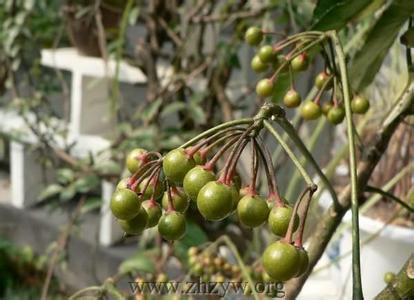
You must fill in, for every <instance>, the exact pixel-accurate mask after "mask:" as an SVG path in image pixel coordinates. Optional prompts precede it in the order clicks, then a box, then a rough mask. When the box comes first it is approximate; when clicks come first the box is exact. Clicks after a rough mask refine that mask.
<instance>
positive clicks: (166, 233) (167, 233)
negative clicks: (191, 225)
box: [158, 211, 186, 241]
mask: <svg viewBox="0 0 414 300" xmlns="http://www.w3.org/2000/svg"><path fill="white" fill-rule="evenodd" d="M185 231H186V222H185V217H184V216H183V214H181V213H179V212H177V211H167V212H166V213H165V214H164V215H163V216H162V217H161V219H160V221H159V222H158V232H159V233H160V235H161V236H162V237H163V238H164V239H166V240H168V241H175V240H179V239H180V238H182V237H183V236H184V234H185Z"/></svg>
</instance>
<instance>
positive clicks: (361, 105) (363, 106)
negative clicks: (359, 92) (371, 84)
mask: <svg viewBox="0 0 414 300" xmlns="http://www.w3.org/2000/svg"><path fill="white" fill-rule="evenodd" d="M369 106H370V105H369V101H368V99H367V98H365V97H363V96H355V97H354V99H352V101H351V109H352V112H354V113H356V114H365V113H366V112H367V111H368V109H369Z"/></svg>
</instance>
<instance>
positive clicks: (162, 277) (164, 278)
mask: <svg viewBox="0 0 414 300" xmlns="http://www.w3.org/2000/svg"><path fill="white" fill-rule="evenodd" d="M155 281H156V282H168V276H167V274H165V273H160V274H158V276H157V279H156V280H155Z"/></svg>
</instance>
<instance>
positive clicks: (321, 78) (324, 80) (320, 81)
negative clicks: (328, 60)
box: [315, 71, 332, 90]
mask: <svg viewBox="0 0 414 300" xmlns="http://www.w3.org/2000/svg"><path fill="white" fill-rule="evenodd" d="M328 80H329V82H328ZM325 84H326V85H325ZM324 85H325V90H329V89H330V88H332V79H331V78H330V76H329V74H328V73H326V72H325V71H322V72H320V73H319V74H318V75H316V78H315V86H316V87H317V88H318V90H320V89H322V88H323V86H324Z"/></svg>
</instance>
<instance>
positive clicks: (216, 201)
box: [197, 181, 234, 221]
mask: <svg viewBox="0 0 414 300" xmlns="http://www.w3.org/2000/svg"><path fill="white" fill-rule="evenodd" d="M233 195H234V194H233V192H232V186H228V185H226V184H224V183H221V182H217V181H210V182H209V183H207V184H206V185H204V186H203V187H202V188H201V190H200V192H199V193H198V196H197V207H198V210H199V211H200V213H201V215H202V216H203V217H204V218H205V219H207V220H212V221H217V220H221V219H224V218H225V217H227V216H228V215H229V213H230V212H231V211H232V208H233Z"/></svg>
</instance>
